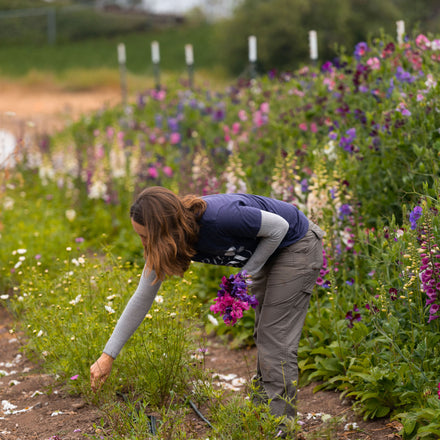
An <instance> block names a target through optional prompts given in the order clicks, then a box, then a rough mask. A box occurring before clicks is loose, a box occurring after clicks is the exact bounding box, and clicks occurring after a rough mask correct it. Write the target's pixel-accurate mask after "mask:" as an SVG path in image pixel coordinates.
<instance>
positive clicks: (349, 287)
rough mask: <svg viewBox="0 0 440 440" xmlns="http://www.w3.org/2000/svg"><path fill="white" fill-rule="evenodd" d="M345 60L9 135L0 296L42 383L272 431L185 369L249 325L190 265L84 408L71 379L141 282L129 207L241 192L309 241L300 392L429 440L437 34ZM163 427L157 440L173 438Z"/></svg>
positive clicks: (439, 271) (437, 186)
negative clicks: (37, 134) (303, 388)
mask: <svg viewBox="0 0 440 440" xmlns="http://www.w3.org/2000/svg"><path fill="white" fill-rule="evenodd" d="M352 52H353V53H352V54H347V53H341V55H340V56H339V57H338V59H336V60H333V61H331V62H330V61H328V62H325V63H323V64H322V66H320V67H319V68H318V67H310V66H306V67H304V68H302V69H300V70H298V71H295V72H283V73H279V72H269V74H268V75H265V76H262V77H259V78H258V79H255V80H250V81H248V80H245V79H241V80H239V81H238V82H237V83H236V84H233V85H231V86H230V87H229V88H228V89H226V90H224V91H222V92H219V91H215V90H211V89H209V88H201V87H200V88H199V87H196V88H194V89H192V90H191V89H189V88H187V87H185V85H178V84H176V85H173V86H169V87H166V88H163V89H160V90H156V89H152V90H146V91H142V92H140V93H139V95H138V99H137V101H136V102H135V103H133V104H130V105H129V106H127V107H125V108H122V107H118V108H114V109H111V110H106V111H102V112H99V113H96V114H93V115H91V116H84V117H83V118H82V119H81V120H80V121H79V122H77V123H75V124H73V125H72V126H70V127H68V128H67V129H65V130H63V131H62V132H60V133H57V134H56V135H54V136H51V137H42V138H40V139H36V140H34V141H32V142H30V141H27V140H26V139H23V140H22V142H21V143H20V145H19V148H18V150H17V154H16V157H15V161H16V165H15V167H13V168H9V169H7V168H5V167H3V168H1V170H0V172H1V180H0V207H1V209H0V243H1V246H0V274H1V276H0V287H1V296H0V298H1V299H0V301H1V302H2V304H4V305H6V306H7V307H9V308H10V309H11V310H13V311H14V312H15V313H16V315H17V317H18V318H19V320H20V322H21V323H22V324H23V325H24V327H25V328H26V329H27V333H28V337H29V347H28V348H29V349H30V350H31V351H32V352H33V353H35V355H36V356H37V357H38V358H39V359H42V360H44V364H45V366H46V368H47V370H48V371H50V372H53V373H56V374H58V375H59V376H60V378H61V380H65V381H66V382H67V383H69V386H70V387H71V389H72V391H73V392H78V393H82V394H83V395H84V396H86V397H87V398H88V399H90V401H92V402H94V403H97V402H98V400H99V402H100V404H102V402H103V401H104V402H105V405H107V407H109V406H110V405H111V397H110V394H111V393H112V392H113V391H114V389H115V388H116V389H118V390H120V391H121V392H123V393H125V394H130V395H131V396H133V398H136V397H138V396H140V395H142V396H143V399H144V401H143V402H142V405H144V406H145V405H147V406H149V407H151V408H155V409H156V410H158V411H162V416H163V418H164V420H167V419H166V417H170V416H169V413H167V408H168V407H169V406H170V405H171V403H173V404H177V403H178V402H179V401H180V400H181V399H183V398H184V396H185V395H187V394H188V393H190V392H191V393H192V396H193V399H194V400H195V401H197V403H199V404H205V405H206V404H207V403H206V402H211V404H210V405H209V411H210V416H211V419H212V420H213V421H214V422H213V428H212V436H213V437H212V438H216V439H217V438H218V439H226V438H228V439H229V438H243V437H240V435H242V433H243V432H244V431H243V430H244V429H246V430H247V431H245V432H248V434H249V438H267V437H265V436H266V434H267V433H268V432H272V431H271V430H273V429H274V426H276V422H277V421H276V420H273V418H272V419H271V418H270V417H262V416H261V414H260V413H259V414H258V416H259V417H260V418H259V417H256V416H255V413H254V412H253V411H263V410H264V409H260V410H256V409H252V408H250V406H248V405H246V404H242V407H241V408H240V410H239V411H238V410H237V408H236V407H232V406H227V405H226V406H224V405H222V404H220V403H218V402H219V400H218V399H219V396H218V394H216V393H218V392H217V391H215V390H214V389H213V388H212V385H211V384H210V383H209V381H208V379H207V377H206V375H205V372H204V371H203V369H201V368H200V367H199V366H195V364H194V356H195V355H196V354H197V353H199V354H200V352H201V351H203V347H204V338H205V336H204V335H206V333H209V332H211V331H215V332H217V333H218V334H220V335H222V334H227V335H233V336H234V341H235V344H236V345H240V344H246V343H250V342H251V337H252V325H253V317H252V311H244V316H243V317H242V318H241V319H240V320H239V322H238V323H237V324H236V325H234V326H233V327H230V326H226V325H225V324H224V323H222V322H221V320H217V319H216V318H215V317H214V316H213V315H212V313H211V311H210V307H211V310H217V309H216V308H212V305H213V304H214V299H215V294H216V292H217V290H218V288H219V283H220V282H221V280H222V277H223V276H230V273H229V272H228V269H227V268H222V267H209V266H203V265H198V264H194V265H193V267H192V269H191V271H190V272H191V273H188V274H187V276H185V278H184V279H183V280H182V279H174V278H173V279H170V280H168V281H167V282H166V284H165V285H164V286H163V291H162V293H161V295H160V296H159V297H158V298H157V299H156V302H155V303H154V306H153V308H152V310H151V311H150V313H149V314H148V315H147V316H146V319H145V321H144V323H143V325H142V328H141V329H140V330H139V331H138V332H137V333H136V334H135V335H134V337H133V338H132V340H131V341H130V342H129V343H128V344H127V346H126V347H125V348H124V352H123V353H122V355H121V356H120V358H118V360H117V365H116V368H117V374H115V373H113V374H112V376H111V379H110V380H109V383H108V384H106V386H105V387H104V389H103V391H102V392H101V394H100V396H96V395H93V394H92V393H91V391H90V389H89V385H88V375H89V374H88V369H89V366H90V365H91V363H93V361H94V360H95V358H96V357H97V356H98V355H99V354H100V351H101V350H102V347H103V346H104V344H105V342H106V340H107V338H108V336H109V335H110V333H111V331H112V328H113V327H114V325H115V323H116V320H117V317H118V316H119V314H120V313H121V312H122V310H123V307H124V305H125V303H126V302H127V300H128V298H129V297H130V295H131V294H132V293H133V291H134V288H135V286H136V282H137V279H138V277H139V276H140V272H141V267H142V249H141V246H140V243H138V239H137V237H136V234H134V233H133V232H132V230H131V224H130V222H129V219H128V209H129V206H130V204H131V202H132V200H133V196H134V193H136V192H137V191H138V190H140V189H142V188H143V187H145V186H147V185H163V186H166V187H169V188H170V189H172V190H174V191H177V192H180V193H183V194H184V193H197V194H209V193H215V192H225V191H226V192H252V193H257V194H262V195H268V196H273V197H276V198H279V199H282V200H285V201H287V202H291V203H294V204H295V205H297V206H298V207H299V208H300V209H301V210H303V211H304V212H305V213H306V214H307V215H308V216H309V217H310V218H311V219H312V220H313V221H314V222H316V223H317V224H318V225H319V226H320V227H321V228H322V229H324V230H325V231H326V236H325V238H324V248H325V255H324V257H325V258H324V267H323V269H322V270H321V275H320V277H319V278H318V281H317V286H316V288H315V292H314V294H313V298H312V301H311V306H310V311H309V314H308V318H307V321H306V324H305V328H304V332H303V338H302V341H301V345H300V350H299V367H300V370H301V378H302V381H304V382H306V381H313V382H317V383H319V384H320V385H319V388H323V389H336V390H338V391H340V392H341V393H342V394H343V395H344V396H346V397H350V398H352V399H353V404H354V405H355V407H356V409H357V410H358V411H359V412H360V413H361V414H362V415H363V416H364V417H365V418H366V419H369V418H380V417H385V416H386V417H391V418H395V419H396V420H399V421H400V422H401V423H402V425H403V430H402V433H401V434H402V436H403V438H407V439H416V438H438V437H440V349H439V347H440V344H439V342H440V319H439V318H440V247H439V242H440V216H439V209H440V206H439V191H440V182H439V163H440V162H439V155H440V102H439V99H438V95H439V90H440V88H439V85H438V83H437V79H438V78H439V73H440V39H436V38H434V37H426V36H424V35H417V36H416V37H415V38H414V39H407V41H405V42H404V43H403V44H402V45H398V44H397V43H396V42H395V41H393V39H391V38H389V37H387V36H383V37H382V38H381V39H374V40H372V41H369V42H360V43H359V44H358V45H357V46H356V47H355V48H354V50H353V51H352ZM225 280H226V279H225ZM247 308H249V307H247ZM243 309H244V310H246V308H245V307H243ZM241 313H242V310H241V309H240V313H239V315H240V316H241ZM233 320H235V317H233ZM219 321H220V322H219ZM201 323H203V324H204V325H203V330H201ZM197 365H198V364H197ZM73 378H75V379H73ZM212 402H214V403H212ZM231 405H238V403H237V402H235V403H231ZM117 410H118V407H117V406H112V409H111V411H110V410H109V411H108V413H109V414H110V415H109V417H110V423H109V424H110V426H111V427H112V429H113V431H112V438H137V437H136V433H137V432H138V431H136V430H139V432H140V430H142V429H144V431H143V432H145V427H146V426H147V425H148V420H146V419H145V418H144V419H142V420H140V419H139V420H137V422H138V425H136V426H133V424H130V423H128V422H127V423H119V422H120V419H118V416H117V414H120V413H118V412H117ZM228 411H229V412H228ZM234 411H235V412H234ZM176 414H177V413H176ZM175 417H177V416H176V415H175ZM255 419H258V420H260V425H261V426H259V425H258V426H257V425H255V426H254V425H253V422H252V421H253V420H255ZM222 420H223V421H224V420H227V421H228V429H225V428H224V426H225V425H222V423H225V422H222ZM261 420H264V421H261ZM118 421H119V422H118ZM173 422H174V423H178V420H176V419H175V420H173ZM171 425H172V423H168V424H167V423H164V424H163V426H162V428H161V429H163V433H165V432H167V435H171V436H172V435H174V437H166V436H165V434H164V438H187V437H184V436H183V435H184V434H177V433H174V432H171V431H170V430H172V426H171ZM118 427H119V428H118ZM167 429H168V431H166V430H167ZM256 433H258V435H257V434H256ZM178 435H182V437H178ZM118 436H119V437H118ZM130 436H131V437H130Z"/></svg>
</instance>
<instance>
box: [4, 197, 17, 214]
mask: <svg viewBox="0 0 440 440" xmlns="http://www.w3.org/2000/svg"><path fill="white" fill-rule="evenodd" d="M14 203H15V202H14V199H11V197H5V198H4V200H3V208H5V210H7V211H10V210H11V209H12V208H13V207H14Z"/></svg>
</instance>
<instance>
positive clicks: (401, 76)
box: [395, 66, 416, 84]
mask: <svg viewBox="0 0 440 440" xmlns="http://www.w3.org/2000/svg"><path fill="white" fill-rule="evenodd" d="M395 76H396V79H397V81H400V82H403V83H408V84H411V83H413V82H414V81H415V80H416V78H415V77H414V76H412V75H411V74H410V73H409V72H406V71H405V70H403V68H402V67H401V66H399V67H397V70H396V75H395Z"/></svg>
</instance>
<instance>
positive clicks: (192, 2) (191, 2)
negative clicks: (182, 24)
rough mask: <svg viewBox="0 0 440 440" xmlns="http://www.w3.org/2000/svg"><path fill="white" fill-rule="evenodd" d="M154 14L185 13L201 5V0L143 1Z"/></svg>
mask: <svg viewBox="0 0 440 440" xmlns="http://www.w3.org/2000/svg"><path fill="white" fill-rule="evenodd" d="M144 2H145V3H146V4H148V5H150V4H151V5H152V9H153V11H155V12H185V11H187V10H189V9H191V8H193V7H195V6H199V5H200V4H202V3H203V1H202V0H144Z"/></svg>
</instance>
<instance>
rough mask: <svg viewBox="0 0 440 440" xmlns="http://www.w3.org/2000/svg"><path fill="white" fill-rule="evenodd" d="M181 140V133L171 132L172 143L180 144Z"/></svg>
mask: <svg viewBox="0 0 440 440" xmlns="http://www.w3.org/2000/svg"><path fill="white" fill-rule="evenodd" d="M179 142H180V133H171V134H170V143H171V144H172V145H175V144H178V143H179Z"/></svg>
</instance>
